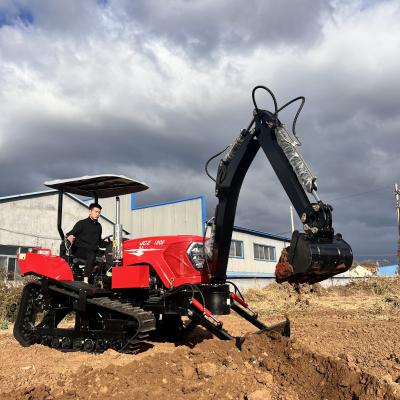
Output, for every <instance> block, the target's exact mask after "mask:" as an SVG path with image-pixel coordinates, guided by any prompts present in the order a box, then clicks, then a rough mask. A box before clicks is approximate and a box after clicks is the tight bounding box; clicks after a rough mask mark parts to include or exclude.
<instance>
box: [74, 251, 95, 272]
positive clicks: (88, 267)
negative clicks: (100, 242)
mask: <svg viewBox="0 0 400 400" xmlns="http://www.w3.org/2000/svg"><path fill="white" fill-rule="evenodd" d="M74 255H75V257H78V258H83V259H85V260H86V262H85V270H84V272H83V276H84V277H86V278H89V276H90V274H91V273H92V271H93V267H94V263H95V261H96V255H97V251H96V250H91V249H88V248H86V247H77V248H76V250H75V253H74Z"/></svg>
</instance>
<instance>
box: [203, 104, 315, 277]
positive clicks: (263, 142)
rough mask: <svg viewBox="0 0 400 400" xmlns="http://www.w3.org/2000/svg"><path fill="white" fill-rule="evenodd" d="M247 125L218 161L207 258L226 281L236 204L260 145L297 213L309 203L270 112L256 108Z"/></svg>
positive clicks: (216, 274)
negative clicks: (279, 139)
mask: <svg viewBox="0 0 400 400" xmlns="http://www.w3.org/2000/svg"><path fill="white" fill-rule="evenodd" d="M257 111H258V112H254V118H253V120H252V122H251V123H250V125H249V127H248V128H247V129H245V130H243V131H242V132H241V133H240V135H239V137H238V138H237V139H236V141H235V142H234V144H233V145H232V146H231V147H230V149H229V150H228V152H227V154H226V155H225V157H224V158H223V159H222V160H221V161H220V164H219V167H218V173H217V179H216V186H215V194H216V196H217V198H218V205H217V207H216V209H215V214H214V229H213V252H212V256H211V261H210V270H211V275H212V279H213V280H214V281H216V282H220V281H225V279H226V269H227V265H228V259H229V249H230V244H231V239H232V232H233V225H234V220H235V214H236V207H237V202H238V198H239V193H240V189H241V187H242V183H243V179H244V177H245V176H246V173H247V171H248V169H249V167H250V165H251V163H252V162H253V160H254V157H255V156H256V154H257V152H258V150H259V148H260V146H261V147H262V148H263V150H264V152H265V154H266V155H267V157H268V159H269V161H270V163H271V165H272V167H273V169H274V171H275V173H276V174H277V176H278V178H279V180H280V182H281V184H282V186H283V187H284V189H285V191H286V193H287V194H288V196H289V198H290V200H291V202H292V203H293V205H294V207H295V208H296V211H297V213H298V214H299V216H300V215H301V214H302V213H303V211H304V209H305V208H306V207H307V206H309V205H310V202H309V200H308V197H307V195H306V194H305V192H304V190H303V188H302V187H301V185H300V183H299V181H298V179H297V177H296V175H295V173H294V172H293V169H292V168H291V166H290V164H289V162H288V160H287V158H286V156H285V154H284V153H283V151H282V150H281V148H280V147H279V145H278V144H277V142H276V139H275V134H274V128H275V123H277V121H276V118H275V117H274V116H273V114H271V113H269V112H267V111H263V110H257ZM254 124H255V129H252V127H253V125H254Z"/></svg>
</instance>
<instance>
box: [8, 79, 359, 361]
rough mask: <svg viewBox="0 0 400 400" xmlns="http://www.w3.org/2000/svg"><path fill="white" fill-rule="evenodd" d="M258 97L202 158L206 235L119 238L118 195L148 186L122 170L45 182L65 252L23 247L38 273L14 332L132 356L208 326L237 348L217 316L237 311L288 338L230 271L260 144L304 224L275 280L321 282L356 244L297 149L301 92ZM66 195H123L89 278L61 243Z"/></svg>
mask: <svg viewBox="0 0 400 400" xmlns="http://www.w3.org/2000/svg"><path fill="white" fill-rule="evenodd" d="M259 89H262V90H265V91H267V92H268V93H269V94H270V95H271V97H272V99H273V103H274V109H273V111H266V110H263V109H261V108H259V107H258V105H257V102H256V99H255V94H256V92H257V91H258V90H259ZM252 99H253V104H254V112H253V116H252V119H251V122H250V123H249V125H248V127H247V128H246V129H243V130H242V131H241V132H240V134H239V136H238V137H237V139H236V140H235V141H234V142H233V144H232V145H230V146H229V147H228V148H226V149H225V150H224V151H223V152H220V153H218V154H217V155H216V156H214V157H212V158H211V159H210V160H209V161H208V162H207V164H206V172H207V174H208V175H209V176H210V177H211V178H212V179H213V180H214V181H215V194H216V197H217V200H218V202H217V206H216V209H215V214H214V217H213V218H212V219H211V221H210V225H209V226H211V229H210V233H209V235H204V236H157V237H143V238H135V239H130V240H128V239H125V238H123V229H122V226H121V224H120V220H119V202H118V196H120V195H123V194H128V193H135V192H140V191H143V190H145V189H147V188H148V187H147V185H145V184H144V183H141V182H137V181H134V180H132V179H129V178H127V177H125V176H118V175H97V176H84V177H81V178H74V179H63V180H53V181H49V182H45V184H46V185H47V186H48V187H50V188H53V189H57V190H58V191H59V203H58V221H57V226H58V231H59V234H60V239H61V243H62V246H61V250H60V254H59V255H54V254H52V253H51V251H50V250H48V249H41V248H36V249H32V250H31V251H29V252H26V253H19V254H18V262H19V265H20V271H21V275H22V276H27V275H34V276H35V277H37V279H36V280H34V281H32V282H30V283H28V284H27V285H26V286H25V287H24V289H23V293H22V296H21V300H20V305H19V310H18V314H17V318H16V322H15V325H14V336H15V338H16V339H17V340H18V341H19V343H20V344H21V345H23V346H29V345H32V344H34V343H41V344H43V345H47V346H51V347H54V348H59V349H62V350H65V351H72V350H76V351H78V350H83V351H88V352H102V351H104V350H106V349H108V348H112V349H115V350H117V351H120V352H129V353H135V352H138V351H141V350H143V349H145V348H146V347H147V346H148V345H147V344H146V338H148V337H149V336H152V335H157V334H158V335H163V334H165V335H167V334H171V333H172V337H175V338H177V337H178V336H179V337H181V336H182V335H185V334H186V333H187V332H189V331H190V330H191V329H192V328H193V327H196V326H202V327H204V328H205V329H206V330H208V331H209V332H211V333H212V334H213V335H215V336H216V337H218V338H220V339H223V340H236V343H237V345H238V346H240V344H241V343H242V340H243V339H242V338H240V337H234V336H233V335H231V334H230V333H229V332H228V331H227V330H225V329H224V327H223V324H222V322H221V321H220V319H219V317H218V316H220V315H226V314H229V313H231V311H233V312H235V313H237V314H238V315H239V316H240V317H242V318H244V319H246V320H247V321H248V322H250V323H251V324H253V325H254V326H255V327H257V329H258V332H259V333H262V332H266V331H271V330H273V331H277V332H279V333H281V334H282V335H286V336H289V335H290V322H289V321H288V320H285V321H282V322H281V323H278V324H275V325H267V324H265V323H264V322H262V321H261V320H260V319H259V318H258V315H257V313H256V312H255V311H253V310H252V309H251V308H250V307H249V305H248V303H247V302H246V301H245V299H244V298H243V296H242V294H241V293H240V290H239V288H238V287H237V286H236V285H235V284H234V283H233V282H229V281H227V275H226V272H227V266H228V258H229V249H230V243H231V238H232V231H233V224H234V218H235V213H236V206H237V201H238V197H239V193H240V189H241V185H242V182H243V179H244V177H245V175H246V173H247V170H248V168H249V167H250V165H251V163H252V161H253V159H254V157H255V156H256V154H257V152H258V151H259V150H260V148H261V149H262V151H263V152H264V153H265V155H266V156H267V158H268V160H269V162H270V164H271V165H272V167H273V170H274V171H275V173H276V175H277V176H278V178H279V180H280V183H281V184H282V186H283V188H284V190H285V191H286V193H287V195H288V197H289V199H290V201H291V202H292V204H293V206H294V208H295V209H296V211H297V214H298V216H299V218H300V220H301V222H302V223H303V230H304V232H301V233H300V232H298V231H295V232H294V233H293V236H292V239H291V242H290V246H289V248H288V249H286V250H285V256H284V257H281V260H280V262H279V263H278V265H277V270H276V277H277V280H278V281H279V282H284V281H288V282H291V283H302V282H308V283H316V282H319V281H322V280H324V279H326V278H328V277H331V276H333V275H335V274H338V273H341V272H344V271H346V270H347V269H348V268H349V267H350V266H351V264H352V250H351V248H350V246H349V245H348V244H347V243H346V242H345V241H344V240H343V239H342V236H341V235H340V234H338V233H337V234H335V233H334V229H333V227H332V207H331V206H330V205H328V204H326V203H324V202H322V201H321V200H320V199H319V197H318V195H317V186H316V177H315V176H314V175H313V174H312V173H311V170H310V169H309V167H308V166H307V164H306V163H305V161H304V159H303V157H302V156H301V154H300V152H299V149H298V147H299V145H300V142H299V139H298V137H297V136H296V131H295V126H296V120H297V117H298V115H299V113H300V111H301V108H302V106H303V104H304V98H303V97H298V98H295V99H293V100H292V101H290V102H288V103H286V104H285V105H284V106H282V107H280V108H278V105H277V101H276V98H275V96H274V95H273V93H272V92H271V91H270V90H269V89H268V88H266V87H263V86H257V87H255V88H254V89H253V92H252ZM296 101H300V102H301V104H300V107H299V109H298V112H297V114H296V117H295V118H294V121H293V126H292V131H290V130H289V129H287V128H286V127H285V126H284V125H283V124H282V123H281V121H280V120H279V118H278V116H279V112H280V111H281V110H282V109H283V108H285V107H287V106H288V105H290V104H292V103H294V102H296ZM217 156H221V158H220V161H219V165H218V172H217V175H216V177H215V178H214V177H213V176H212V175H211V174H210V173H209V171H208V165H209V163H210V161H211V160H212V159H213V158H216V157H217ZM64 193H72V194H75V195H81V196H88V197H93V198H94V200H95V202H98V201H99V199H101V198H105V197H116V198H117V207H116V209H117V211H116V224H115V228H114V234H113V237H112V238H108V239H109V243H108V245H107V246H106V248H105V249H104V250H103V253H102V254H100V255H99V256H100V257H99V259H98V260H97V265H98V271H97V274H96V277H95V281H94V283H92V284H87V283H84V282H82V281H81V280H80V274H79V268H80V267H79V265H81V264H82V260H79V259H77V258H76V257H75V256H74V254H73V249H71V247H70V244H69V243H67V242H65V235H64V232H63V230H62V227H61V225H62V205H63V194H64ZM309 196H310V197H311V198H313V201H310V200H309ZM67 315H73V317H74V322H73V326H72V327H68V325H64V324H61V322H62V321H63V320H64V319H65V317H66V316H67ZM183 317H185V318H184V319H185V324H184V323H183V322H182V318H183Z"/></svg>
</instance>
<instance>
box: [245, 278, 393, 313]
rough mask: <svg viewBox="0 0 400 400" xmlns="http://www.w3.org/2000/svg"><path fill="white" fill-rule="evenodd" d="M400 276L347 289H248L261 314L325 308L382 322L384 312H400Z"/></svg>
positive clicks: (275, 286) (353, 284) (354, 284)
mask: <svg viewBox="0 0 400 400" xmlns="http://www.w3.org/2000/svg"><path fill="white" fill-rule="evenodd" d="M399 296H400V277H395V278H383V277H376V278H369V279H365V280H357V281H352V282H350V283H349V284H347V285H345V286H336V287H332V288H324V287H322V286H321V285H318V284H317V285H299V286H297V287H293V286H292V285H290V284H288V283H284V284H277V283H272V284H271V285H268V286H266V287H264V288H254V289H249V290H247V291H246V293H245V298H246V301H248V302H249V303H250V304H251V305H252V307H253V308H254V309H256V310H257V311H258V312H259V313H260V314H261V315H264V316H265V315H274V314H281V315H282V314H287V315H294V314H299V313H301V312H303V311H304V312H307V313H310V311H312V310H313V309H321V308H322V309H326V310H327V311H338V312H343V313H354V314H356V315H358V316H359V318H364V317H365V316H370V317H372V318H374V319H379V318H380V314H381V313H382V312H383V311H389V310H391V311H392V312H394V313H397V312H400V297H399Z"/></svg>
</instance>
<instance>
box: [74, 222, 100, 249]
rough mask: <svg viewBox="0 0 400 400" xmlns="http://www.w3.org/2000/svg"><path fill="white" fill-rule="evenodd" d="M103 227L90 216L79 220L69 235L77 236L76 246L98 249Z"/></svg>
mask: <svg viewBox="0 0 400 400" xmlns="http://www.w3.org/2000/svg"><path fill="white" fill-rule="evenodd" d="M101 233H102V228H101V224H100V222H98V221H94V220H92V219H91V218H90V217H88V218H85V219H82V220H80V221H78V222H77V223H76V224H75V226H74V227H73V228H72V230H71V232H68V233H67V236H69V235H74V236H75V237H76V239H75V242H74V246H75V247H84V248H86V249H88V250H98V248H99V245H100V244H101V243H102V241H101Z"/></svg>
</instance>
